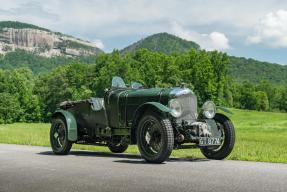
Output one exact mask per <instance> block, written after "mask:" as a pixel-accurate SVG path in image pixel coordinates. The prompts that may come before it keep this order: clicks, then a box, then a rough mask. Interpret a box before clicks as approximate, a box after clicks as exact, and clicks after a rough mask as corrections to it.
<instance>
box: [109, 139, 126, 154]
mask: <svg viewBox="0 0 287 192" xmlns="http://www.w3.org/2000/svg"><path fill="white" fill-rule="evenodd" d="M128 147H129V145H128V144H127V143H124V142H122V138H114V139H113V140H112V141H111V142H109V143H108V148H109V149H110V151H111V152H113V153H123V152H125V151H126V150H127V148H128Z"/></svg>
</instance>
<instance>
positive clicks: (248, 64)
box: [228, 56, 287, 85]
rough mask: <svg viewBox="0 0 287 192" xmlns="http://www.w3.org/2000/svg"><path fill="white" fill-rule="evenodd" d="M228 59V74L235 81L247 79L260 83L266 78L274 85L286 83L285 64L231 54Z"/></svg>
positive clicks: (286, 72) (286, 69) (286, 66)
mask: <svg viewBox="0 0 287 192" xmlns="http://www.w3.org/2000/svg"><path fill="white" fill-rule="evenodd" d="M229 60H230V66H229V72H228V74H229V75H230V76H231V77H232V79H234V80H235V81H237V82H243V81H246V80H248V81H250V82H252V83H260V82H261V81H262V80H266V81H269V82H270V83H272V84H274V85H282V84H286V83H287V65H285V66H284V65H279V64H271V63H268V62H260V61H257V60H254V59H246V58H244V57H233V56H230V57H229Z"/></svg>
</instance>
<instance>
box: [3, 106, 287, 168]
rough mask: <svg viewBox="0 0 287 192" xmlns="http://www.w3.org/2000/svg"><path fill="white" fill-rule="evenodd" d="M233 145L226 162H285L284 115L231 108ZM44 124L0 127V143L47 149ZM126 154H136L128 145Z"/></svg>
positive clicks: (189, 153)
mask: <svg viewBox="0 0 287 192" xmlns="http://www.w3.org/2000/svg"><path fill="white" fill-rule="evenodd" d="M232 111H233V113H234V114H233V115H232V116H230V117H231V119H232V121H233V122H234V124H235V128H236V143H235V147H234V150H233V151H232V153H231V155H230V156H229V157H228V159H231V160H244V161H263V162H277V163H287V147H286V146H287V113H274V112H257V111H247V110H236V109H233V110H232ZM49 129H50V124H48V123H15V124H7V125H5V124H2V125H0V143H10V144H23V145H37V146H50V143H49ZM73 149H84V150H91V151H98V152H109V150H108V148H107V147H99V146H89V145H74V146H73ZM127 153H138V151H137V147H136V146H130V147H129V148H128V150H127ZM172 156H174V157H185V158H203V156H202V154H201V153H200V151H199V149H184V150H182V149H181V150H174V151H173V153H172Z"/></svg>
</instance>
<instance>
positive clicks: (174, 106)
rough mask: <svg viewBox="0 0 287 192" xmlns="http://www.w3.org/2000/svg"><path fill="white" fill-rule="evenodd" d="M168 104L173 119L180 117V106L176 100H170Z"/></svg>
mask: <svg viewBox="0 0 287 192" xmlns="http://www.w3.org/2000/svg"><path fill="white" fill-rule="evenodd" d="M168 104H169V108H170V109H171V112H170V113H171V115H172V116H174V117H180V116H181V114H182V107H181V104H180V103H179V102H178V101H177V100H176V99H172V100H170V101H169V103H168Z"/></svg>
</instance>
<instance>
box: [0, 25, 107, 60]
mask: <svg viewBox="0 0 287 192" xmlns="http://www.w3.org/2000/svg"><path fill="white" fill-rule="evenodd" d="M15 49H24V50H26V51H31V52H35V53H37V54H39V55H42V56H46V57H52V56H60V55H68V56H80V55H91V54H98V53H101V52H102V51H101V50H100V49H99V48H97V47H96V45H94V44H93V43H90V42H87V41H83V40H79V39H76V38H73V37H70V36H66V35H63V34H60V33H54V32H51V31H45V30H40V29H32V28H23V29H17V28H16V29H15V28H0V54H6V53H7V52H10V51H14V50H15Z"/></svg>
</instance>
